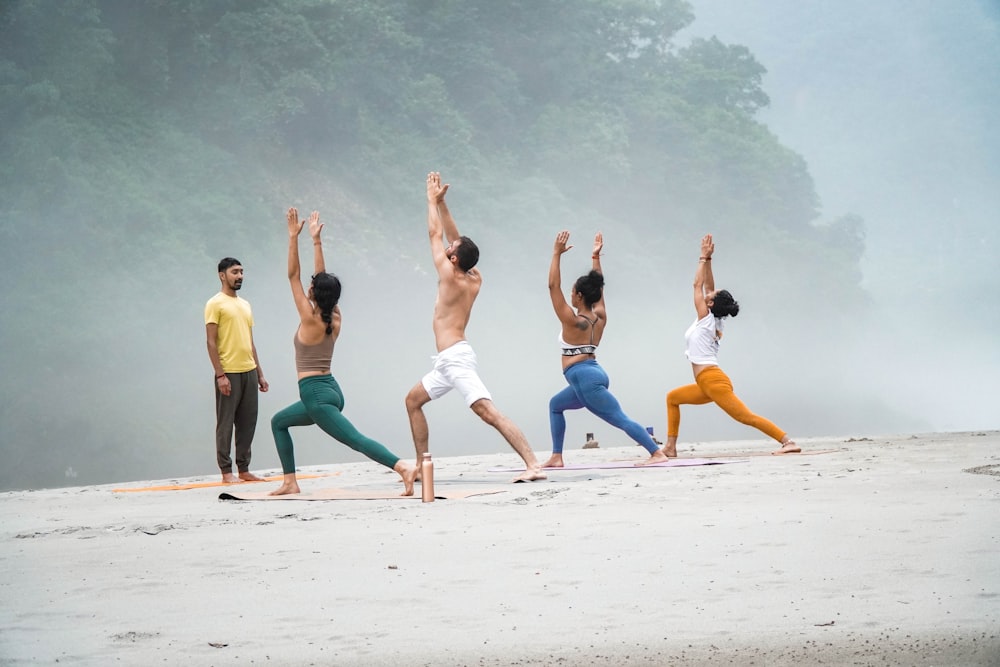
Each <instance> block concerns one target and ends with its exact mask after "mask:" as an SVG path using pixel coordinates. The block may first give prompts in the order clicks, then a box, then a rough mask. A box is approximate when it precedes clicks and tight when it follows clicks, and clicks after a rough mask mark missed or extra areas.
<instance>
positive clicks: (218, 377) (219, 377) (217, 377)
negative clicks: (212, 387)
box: [215, 373, 226, 380]
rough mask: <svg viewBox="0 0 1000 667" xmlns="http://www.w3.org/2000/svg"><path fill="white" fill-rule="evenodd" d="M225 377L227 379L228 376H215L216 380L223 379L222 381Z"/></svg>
mask: <svg viewBox="0 0 1000 667" xmlns="http://www.w3.org/2000/svg"><path fill="white" fill-rule="evenodd" d="M224 377H226V374H225V373H223V374H222V375H216V376H215V379H216V380H221V379H222V378H224Z"/></svg>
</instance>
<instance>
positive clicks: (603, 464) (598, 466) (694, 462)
mask: <svg viewBox="0 0 1000 667" xmlns="http://www.w3.org/2000/svg"><path fill="white" fill-rule="evenodd" d="M636 463H638V460H636V461H594V462H593V463H568V464H566V465H565V466H563V467H562V468H543V470H613V469H622V470H625V469H631V470H643V469H645V468H686V467H689V466H712V465H720V464H723V463H746V461H739V460H736V459H723V458H714V459H708V458H704V459H680V458H677V459H670V460H669V461H665V462H664V463H653V464H651V465H648V466H637V465H636ZM523 471H524V468H490V469H489V470H488V471H487V472H523Z"/></svg>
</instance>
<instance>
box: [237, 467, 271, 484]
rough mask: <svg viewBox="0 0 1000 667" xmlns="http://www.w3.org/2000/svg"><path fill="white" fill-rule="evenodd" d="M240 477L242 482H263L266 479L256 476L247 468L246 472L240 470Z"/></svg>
mask: <svg viewBox="0 0 1000 667" xmlns="http://www.w3.org/2000/svg"><path fill="white" fill-rule="evenodd" d="M240 479H242V480H243V481H244V482H265V481H267V480H265V479H264V478H263V477H258V476H257V475H255V474H253V473H252V472H250V471H249V470H248V471H246V472H241V473H240Z"/></svg>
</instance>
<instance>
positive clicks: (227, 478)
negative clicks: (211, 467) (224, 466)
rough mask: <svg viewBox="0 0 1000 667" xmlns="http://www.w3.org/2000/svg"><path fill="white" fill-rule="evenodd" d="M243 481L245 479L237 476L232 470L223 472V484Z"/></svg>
mask: <svg viewBox="0 0 1000 667" xmlns="http://www.w3.org/2000/svg"><path fill="white" fill-rule="evenodd" d="M241 481H243V480H241V479H240V478H239V477H237V476H236V475H234V474H233V473H231V472H224V473H222V483H223V484H238V483H239V482H241Z"/></svg>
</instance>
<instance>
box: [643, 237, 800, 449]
mask: <svg viewBox="0 0 1000 667" xmlns="http://www.w3.org/2000/svg"><path fill="white" fill-rule="evenodd" d="M714 252H715V243H714V242H713V241H712V235H711V234H706V235H705V236H704V237H703V238H702V239H701V256H700V257H699V259H698V269H697V271H696V272H695V274H694V308H695V310H696V311H697V313H698V317H697V319H696V320H695V321H694V324H692V325H691V326H690V327H689V328H688V330H687V332H686V333H685V334H684V338H685V340H686V341H687V357H688V360H689V361H690V362H691V369H692V371H693V372H694V381H695V383H694V384H689V385H685V386H683V387H678V388H677V389H674V390H673V391H671V392H670V393H669V394H667V442H666V444H665V445H664V446H663V450H662V451H663V453H664V454H665V455H666V456H669V457H674V456H677V434H678V432H679V431H680V426H681V405H703V404H705V403H713V402H714V403H715V404H716V405H718V406H719V407H720V408H722V409H723V410H724V411H725V412H726V414H728V415H729V416H730V417H732V418H733V419H735V420H736V421H738V422H740V423H742V424H746V425H747V426H752V427H754V428H755V429H757V430H759V431H761V432H762V433H764V434H766V435H769V436H771V437H772V438H774V439H775V440H777V441H778V442H779V443H781V449H778V450H776V451H773V452H771V453H772V454H794V453H797V452H801V451H802V450H801V449H800V448H799V446H798V445H796V444H795V441H794V440H792V439H791V438H789V437H788V434H787V433H785V432H784V431H782V430H781V429H780V428H778V427H777V426H775V425H774V423H773V422H771V421H770V420H768V419H765V418H764V417H761V416H759V415H755V414H754V413H753V412H751V411H750V409H749V408H748V407H747V406H746V405H744V404H743V401H741V400H740V399H739V398H738V397H737V396H736V394H734V393H733V383H732V382H731V381H730V380H729V376H727V375H726V374H725V373H723V372H722V369H721V368H719V341H720V340H721V339H722V326H723V320H724V319H725V318H726V317H728V316H732V317H736V315H737V313H739V312H740V304H739V303H737V302H736V299H734V298H733V295H732V294H730V293H729V292H727V291H726V290H718V291H716V289H715V278H714V276H713V275H712V254H713V253H714Z"/></svg>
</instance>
